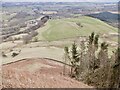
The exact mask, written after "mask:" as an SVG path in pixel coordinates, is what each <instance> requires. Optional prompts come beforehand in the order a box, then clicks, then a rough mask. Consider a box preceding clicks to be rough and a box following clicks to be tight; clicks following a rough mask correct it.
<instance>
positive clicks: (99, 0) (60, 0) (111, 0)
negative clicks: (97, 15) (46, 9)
mask: <svg viewBox="0 0 120 90" xmlns="http://www.w3.org/2000/svg"><path fill="white" fill-rule="evenodd" d="M2 1H3V2H118V1H120V0H2Z"/></svg>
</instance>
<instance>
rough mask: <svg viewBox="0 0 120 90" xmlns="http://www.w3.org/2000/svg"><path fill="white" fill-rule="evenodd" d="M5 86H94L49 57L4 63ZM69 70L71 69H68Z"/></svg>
mask: <svg viewBox="0 0 120 90" xmlns="http://www.w3.org/2000/svg"><path fill="white" fill-rule="evenodd" d="M2 68H3V87H5V88H33V87H34V88H92V87H90V86H88V85H85V84H83V83H81V82H78V81H76V80H74V79H71V78H69V77H68V76H67V74H68V72H66V76H64V75H63V74H62V73H63V64H61V63H58V62H55V61H51V60H48V59H34V58H33V59H25V60H21V61H18V62H15V63H11V64H8V65H3V67H2ZM68 71H69V70H68Z"/></svg>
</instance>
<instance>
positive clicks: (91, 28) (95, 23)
mask: <svg viewBox="0 0 120 90" xmlns="http://www.w3.org/2000/svg"><path fill="white" fill-rule="evenodd" d="M76 23H80V24H81V26H82V27H81V26H78V25H77V24H76ZM41 30H42V33H40V35H38V38H41V35H42V38H44V39H45V40H48V41H53V40H59V39H64V38H70V37H76V36H88V35H90V33H92V32H95V33H97V34H101V35H102V34H109V33H111V32H112V33H115V32H117V28H114V27H112V26H110V25H108V24H106V23H104V22H103V21H100V20H98V19H95V18H91V17H87V16H81V17H79V18H67V19H57V20H49V22H48V23H47V24H46V26H45V27H44V28H40V29H39V30H38V31H40V32H41Z"/></svg>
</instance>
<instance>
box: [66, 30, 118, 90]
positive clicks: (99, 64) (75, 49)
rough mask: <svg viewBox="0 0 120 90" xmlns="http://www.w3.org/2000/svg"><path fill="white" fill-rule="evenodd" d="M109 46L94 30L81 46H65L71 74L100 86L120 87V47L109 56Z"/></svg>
mask: <svg viewBox="0 0 120 90" xmlns="http://www.w3.org/2000/svg"><path fill="white" fill-rule="evenodd" d="M108 46H109V45H108V44H107V43H106V42H103V43H99V35H95V33H94V32H93V33H92V34H91V35H90V36H89V39H88V40H87V41H85V42H81V45H80V46H78V45H77V44H76V43H75V42H74V43H73V44H72V48H69V47H65V49H64V50H65V57H66V58H65V59H66V60H67V61H68V62H67V63H70V65H71V67H70V68H71V71H70V73H69V74H70V76H71V77H72V78H75V79H77V80H79V81H83V82H85V83H87V84H89V85H92V86H95V87H98V88H103V87H104V88H120V47H118V48H117V50H116V51H115V52H113V55H112V56H111V57H109V56H108ZM64 71H65V70H64Z"/></svg>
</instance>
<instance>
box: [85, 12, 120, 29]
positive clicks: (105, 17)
mask: <svg viewBox="0 0 120 90" xmlns="http://www.w3.org/2000/svg"><path fill="white" fill-rule="evenodd" d="M87 16H90V17H93V18H98V19H100V20H102V21H105V22H107V23H109V24H111V25H113V26H116V27H117V25H118V17H119V16H120V14H115V13H110V12H101V13H97V14H89V15H87Z"/></svg>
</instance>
